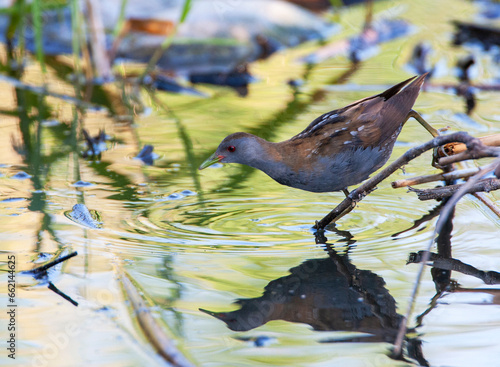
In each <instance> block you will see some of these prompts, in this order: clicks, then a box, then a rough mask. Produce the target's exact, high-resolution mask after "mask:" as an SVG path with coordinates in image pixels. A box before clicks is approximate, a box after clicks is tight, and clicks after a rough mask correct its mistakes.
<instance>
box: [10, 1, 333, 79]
mask: <svg viewBox="0 0 500 367" xmlns="http://www.w3.org/2000/svg"><path fill="white" fill-rule="evenodd" d="M121 3H122V0H107V1H103V2H102V3H101V12H102V20H103V23H104V27H105V29H106V31H107V34H108V39H107V45H108V48H111V45H112V43H113V39H112V36H111V34H112V31H113V30H114V28H115V26H116V24H117V22H118V19H119V12H120V5H121ZM183 4H184V0H148V1H137V0H129V1H128V3H127V6H126V9H125V18H126V19H133V20H135V22H136V23H137V21H138V20H139V21H140V20H143V21H144V20H148V19H151V21H152V22H155V21H156V23H162V22H164V23H168V22H173V23H174V24H175V23H176V22H177V21H178V19H179V16H180V14H181V9H182V6H183ZM0 5H2V4H1V2H0ZM4 7H5V4H4ZM81 7H82V9H83V5H81ZM82 13H84V12H83V10H82ZM83 16H85V15H83ZM27 22H28V26H27V28H26V32H25V33H26V47H27V48H28V49H29V50H31V51H34V49H35V46H34V32H33V27H32V26H30V24H29V23H30V22H31V21H30V20H27ZM8 24H9V18H8V16H5V15H3V16H1V17H0V34H1V37H4V35H5V30H6V28H7V26H8ZM338 29H339V27H338V26H337V25H335V24H332V23H328V22H326V21H324V20H323V19H321V18H319V17H318V16H316V15H314V14H312V13H310V12H309V11H307V10H305V9H302V8H300V7H298V6H296V5H293V4H290V3H287V2H285V1H281V0H252V1H243V0H233V1H225V0H213V1H204V0H194V1H193V5H192V8H191V10H190V11H189V14H188V16H187V19H186V21H185V23H183V24H181V25H180V26H179V28H178V32H177V35H176V36H175V39H174V41H173V43H172V45H171V46H170V47H169V49H168V50H167V51H166V52H165V53H164V54H163V56H162V57H161V58H160V60H159V62H158V65H159V66H160V67H161V68H163V69H165V70H172V71H175V72H176V73H177V74H184V75H191V74H192V73H198V74H202V73H214V72H218V73H229V72H231V71H232V70H234V69H235V68H236V67H237V66H238V65H240V64H242V63H243V62H248V61H253V60H256V59H257V58H259V57H260V56H261V55H262V54H263V53H264V54H265V53H269V52H270V50H271V51H272V52H274V51H275V50H278V49H280V48H284V47H292V46H296V45H298V44H299V43H301V42H305V41H308V40H312V39H324V38H326V37H328V36H330V35H331V34H333V33H334V32H336V31H337V30H338ZM43 36H44V37H43V47H44V52H45V53H46V54H50V55H57V54H69V53H72V30H71V14H70V11H69V9H63V10H58V11H45V12H44V13H43ZM260 37H265V38H266V40H267V46H266V47H267V49H265V50H263V49H262V48H263V46H262V43H259V39H261V38H260ZM164 40H165V36H164V35H158V34H155V32H153V33H146V32H141V31H135V30H132V31H130V32H129V33H127V34H126V35H125V36H124V37H123V39H122V40H121V42H120V43H119V45H118V46H117V49H116V56H117V57H118V58H123V59H128V60H133V61H139V62H147V61H149V59H150V58H151V56H152V55H153V53H154V51H155V50H156V49H157V48H158V47H159V46H160V45H161V43H162V42H163V41H164ZM4 41H5V40H4ZM269 45H271V48H269V47H268V46H269Z"/></svg>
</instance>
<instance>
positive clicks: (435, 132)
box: [405, 110, 439, 138]
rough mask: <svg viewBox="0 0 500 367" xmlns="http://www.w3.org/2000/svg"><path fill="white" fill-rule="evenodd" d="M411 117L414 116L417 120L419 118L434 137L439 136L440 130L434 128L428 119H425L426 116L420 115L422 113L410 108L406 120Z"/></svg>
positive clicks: (421, 123)
mask: <svg viewBox="0 0 500 367" xmlns="http://www.w3.org/2000/svg"><path fill="white" fill-rule="evenodd" d="M410 117H413V118H414V119H415V120H417V121H418V122H419V123H420V125H422V126H423V127H424V128H425V130H427V131H428V132H429V133H430V134H431V135H432V137H433V138H435V137H436V136H439V132H438V131H437V130H436V129H434V128H433V127H432V126H431V125H430V124H429V123H428V122H427V121H425V120H424V118H423V117H422V116H420V114H419V113H418V112H417V111H415V110H410V112H409V113H408V116H406V120H405V122H406V121H407V120H408V119H409V118H410Z"/></svg>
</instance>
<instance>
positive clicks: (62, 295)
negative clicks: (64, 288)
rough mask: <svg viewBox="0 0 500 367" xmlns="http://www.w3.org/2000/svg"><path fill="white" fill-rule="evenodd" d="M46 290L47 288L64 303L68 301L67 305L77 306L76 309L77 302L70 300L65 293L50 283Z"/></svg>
mask: <svg viewBox="0 0 500 367" xmlns="http://www.w3.org/2000/svg"><path fill="white" fill-rule="evenodd" d="M47 288H49V289H50V290H51V291H52V292H54V293H56V294H58V295H60V296H61V297H62V298H64V299H65V300H66V301H68V302H69V303H71V304H72V305H73V306H77V307H78V302H76V301H75V300H74V299H73V298H71V297H70V296H68V295H67V294H66V293H64V292H61V291H60V290H59V289H58V288H57V287H56V286H55V285H54V284H53V283H52V282H49V285H48V287H47Z"/></svg>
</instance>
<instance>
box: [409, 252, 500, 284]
mask: <svg viewBox="0 0 500 367" xmlns="http://www.w3.org/2000/svg"><path fill="white" fill-rule="evenodd" d="M425 253H426V251H419V252H417V253H415V252H412V253H411V254H410V258H409V259H408V263H419V262H421V261H422V259H423V257H424V254H425ZM429 261H430V262H431V263H430V264H427V265H430V266H433V267H435V268H438V269H444V270H452V271H458V272H459V273H462V274H465V275H470V276H473V277H475V278H478V279H480V280H482V281H483V282H484V283H485V284H500V273H499V272H496V271H491V270H490V271H484V270H479V269H477V268H475V267H474V266H472V265H469V264H465V263H463V262H462V261H460V260H457V259H453V258H450V259H448V258H445V257H443V256H441V255H438V254H435V253H433V252H430V253H429Z"/></svg>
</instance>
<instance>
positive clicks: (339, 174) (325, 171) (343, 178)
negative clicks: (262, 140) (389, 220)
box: [266, 147, 390, 192]
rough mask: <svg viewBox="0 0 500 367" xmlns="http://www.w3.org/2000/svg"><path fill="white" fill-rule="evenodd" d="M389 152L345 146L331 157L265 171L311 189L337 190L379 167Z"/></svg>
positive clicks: (275, 178)
mask: <svg viewBox="0 0 500 367" xmlns="http://www.w3.org/2000/svg"><path fill="white" fill-rule="evenodd" d="M389 155H390V154H385V152H384V151H381V150H380V149H379V148H371V147H369V148H353V149H346V150H344V151H343V152H341V153H338V154H336V155H335V156H333V157H317V158H316V159H315V160H314V161H313V162H311V163H310V164H309V165H308V166H307V168H308V169H305V168H304V169H296V170H293V169H276V170H275V171H274V172H272V173H273V174H271V173H269V172H266V173H267V174H268V175H269V176H271V177H272V178H273V179H274V180H276V181H277V182H279V183H281V184H283V185H287V186H291V187H295V188H297V189H302V190H306V191H312V192H331V191H340V190H342V189H345V188H347V187H348V186H352V185H356V184H358V183H360V182H362V181H364V180H366V179H367V178H368V176H369V175H370V174H371V173H373V172H374V171H376V170H377V169H379V168H380V167H382V166H383V165H384V163H385V162H386V161H387V159H388V158H389Z"/></svg>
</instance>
